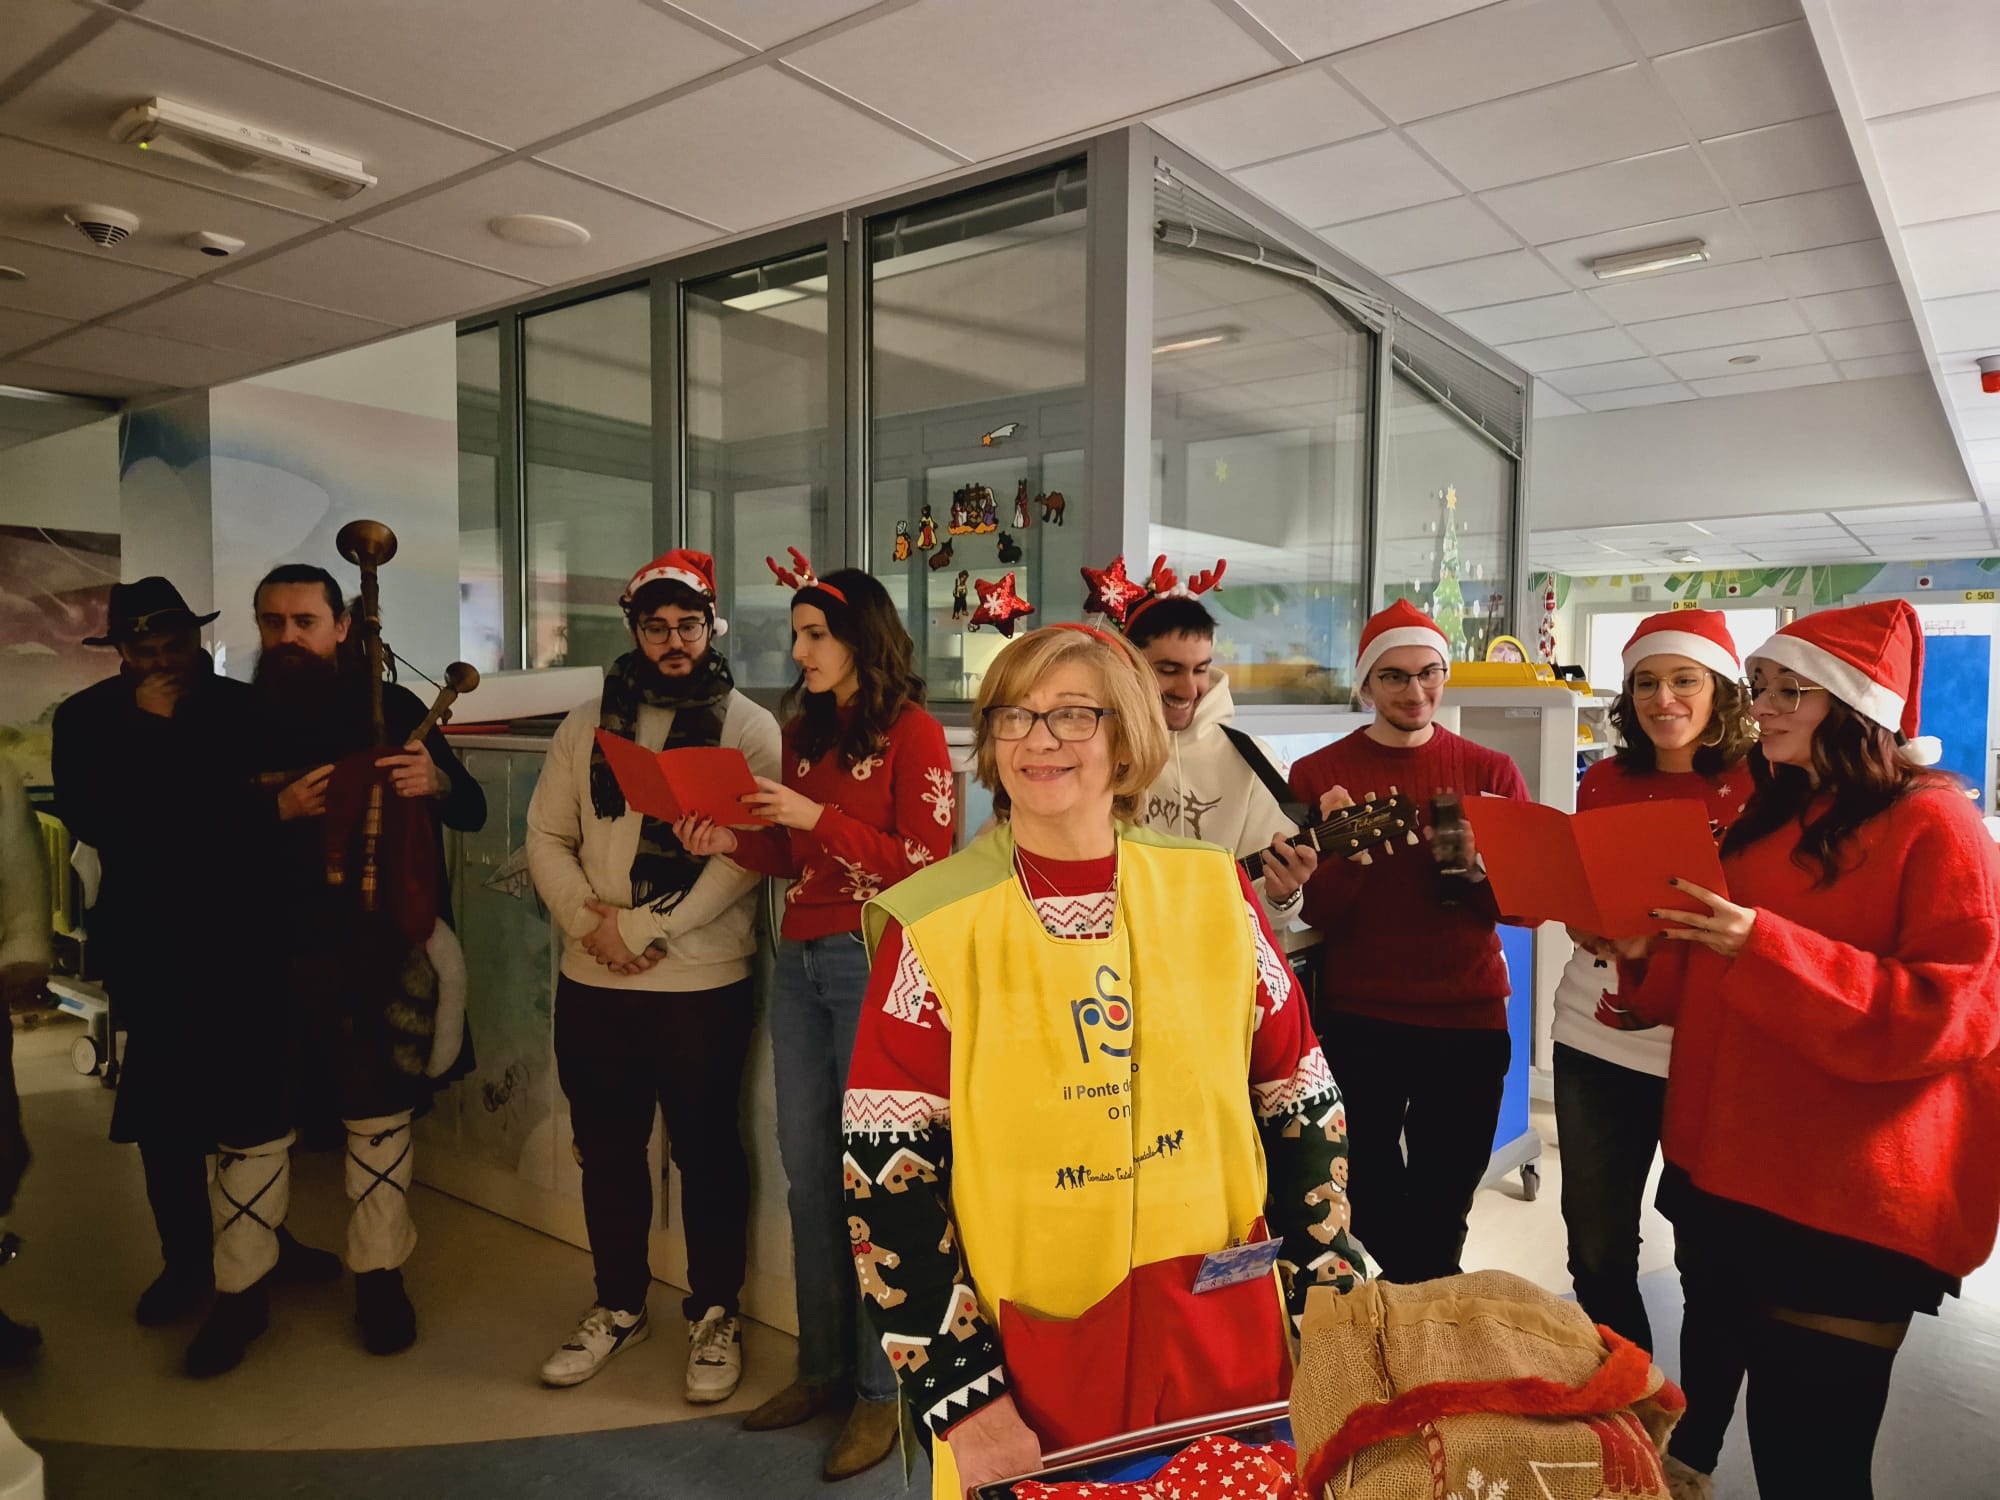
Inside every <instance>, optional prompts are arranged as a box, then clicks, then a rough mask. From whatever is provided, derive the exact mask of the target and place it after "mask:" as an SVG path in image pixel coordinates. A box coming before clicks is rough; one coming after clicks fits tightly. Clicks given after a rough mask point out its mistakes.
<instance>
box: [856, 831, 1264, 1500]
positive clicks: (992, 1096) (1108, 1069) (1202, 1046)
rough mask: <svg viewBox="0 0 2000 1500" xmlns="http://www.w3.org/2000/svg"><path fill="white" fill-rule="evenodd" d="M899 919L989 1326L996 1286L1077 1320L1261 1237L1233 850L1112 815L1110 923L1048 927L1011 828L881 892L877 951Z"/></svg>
mask: <svg viewBox="0 0 2000 1500" xmlns="http://www.w3.org/2000/svg"><path fill="white" fill-rule="evenodd" d="M890 918H894V919H895V920H896V921H898V922H900V923H901V924H902V927H903V931H904V936H905V939H906V941H908V942H909V944H910V945H911V947H912V948H913V949H914V950H915V951H916V954H917V956H918V958H919V959H920V960H921V961H922V963H923V966H924V970H925V972H926V973H927V974H928V975H929V976H930V980H931V985H932V988H933V990H934V991H935V993H936V995H937V998H938V1004H939V1007H940V1008H941V1010H942V1011H943V1013H944V1016H945V1018H946V1020H947V1021H948V1022H949V1024H950V1027H951V1140H952V1160H953V1166H952V1178H951V1206H952V1214H953V1217H954V1219H955V1220H956V1222H957V1225H958V1236H959V1243H960V1245H961V1247H962V1249H963V1253H964V1255H965V1259H966V1264H967V1268H968V1270H969V1271H970V1274H971V1277H972V1283H973V1286H974V1287H975V1288H976V1289H977V1291H978V1295H979V1301H980V1308H981V1311H982V1312H983V1313H984V1315H985V1316H986V1318H987V1320H988V1321H989V1322H990V1323H991V1324H993V1326H994V1327H996V1328H997V1327H998V1326H999V1307H1000V1303H1001V1302H1002V1301H1003V1300H1004V1301H1009V1302H1013V1303H1015V1304H1017V1305H1019V1306H1021V1307H1023V1308H1026V1309H1028V1310H1029V1311H1032V1312H1035V1313H1038V1314H1040V1315H1042V1316H1044V1317H1053V1318H1074V1317H1077V1316H1078V1315H1080V1314H1081V1313H1083V1312H1084V1311H1085V1310H1086V1309H1087V1308H1089V1307H1090V1306H1092V1305H1093V1304H1094V1303H1096V1302H1097V1301H1099V1300H1100V1299H1101V1298H1103V1297H1104V1296H1105V1295H1106V1294H1107V1293H1109V1292H1110V1291H1112V1290H1113V1289H1114V1288H1115V1287H1117V1286H1118V1285H1119V1283H1121V1282H1122V1281H1124V1280H1125V1278H1126V1276H1127V1275H1128V1274H1130V1272H1131V1271H1132V1269H1133V1268H1134V1267H1135V1266H1141V1265H1147V1264H1150V1263H1151V1262H1153V1261H1159V1260H1168V1259H1171V1258H1173V1257H1175V1256H1180V1255H1189V1254H1200V1253H1206V1252H1208V1251H1212V1250H1220V1249H1223V1248H1224V1247H1226V1246H1228V1245H1232V1244H1235V1243H1238V1242H1239V1241H1241V1240H1243V1239H1244V1238H1245V1237H1246V1236H1247V1235H1248V1234H1249V1232H1250V1230H1251V1228H1252V1227H1253V1225H1254V1223H1255V1221H1256V1220H1257V1219H1258V1218H1259V1217H1260V1216H1261V1215H1262V1213H1263V1211H1264V1196H1265V1168H1264V1154H1263V1149H1262V1147H1261V1145H1260V1144H1259V1141H1258V1138H1257V1127H1256V1121H1255V1118H1254V1116H1253V1115H1252V1112H1251V1104H1250V1092H1249V1080H1250V1046H1251V1038H1252V1035H1253V1033H1254V1031H1255V1026H1256V1005H1255V987H1256V974H1257V959H1256V949H1255V945H1254V943H1253V941H1252V938H1251V932H1250V926H1249V922H1248V918H1247V914H1246V912H1245V910H1244V904H1243V898H1242V892H1241V888H1240V886H1239V885H1238V880H1237V874H1236V870H1235V866H1234V862H1233V861H1232V859H1231V857H1230V855H1229V854H1228V853H1227V852H1226V851H1224V850H1222V849H1219V848H1216V847H1214V846H1213V845H1208V844H1198V843H1195V842H1192V841H1190V840H1187V839H1180V838H1174V837H1171V836H1169V835H1166V834H1160V833H1154V832H1152V831H1150V830H1147V829H1142V828H1136V827H1132V826H1129V825H1125V824H1120V825H1119V828H1118V918H1117V925H1116V928H1115V930H1114V931H1113V932H1112V934H1111V936H1109V937H1107V938H1083V939H1078V938H1057V937H1051V936H1050V935H1049V933H1048V931H1047V929H1045V928H1044V927H1043V926H1042V923H1041V919H1040V918H1039V917H1038V916H1037V915H1036V913H1035V910H1034V907H1033V906H1032V904H1031V903H1030V902H1029V900H1028V898H1027V895H1026V893H1025V892H1024V891H1023V890H1022V888H1021V884H1020V881H1019V880H1018V879H1017V878H1016V877H1015V874H1014V841H1013V834H1012V830H1011V829H1009V828H1008V827H1007V826H1006V825H1004V824H1003V825H1001V826H1000V827H998V828H996V829H995V830H994V831H993V832H992V833H989V834H987V835H986V836H985V837H983V838H981V839H979V840H978V841H977V842H975V843H974V844H973V845H972V846H971V847H970V848H968V849H966V850H964V851H962V852H961V853H959V854H956V855H953V856H952V857H951V858H950V859H947V860H945V861H943V862H942V863H940V864H937V865H934V866H932V867H931V868H929V869H928V870H925V871H922V872H920V873H919V874H918V875H916V876H914V877H912V878H911V879H909V880H906V881H904V882H903V883H902V884H900V885H898V886H896V887H894V888H893V889H892V890H890V891H889V892H887V893H886V894H885V895H883V896H881V897H879V898H877V899H876V900H875V901H873V902H871V903H870V904H869V906H868V909H867V912H866V914H865V918H864V928H865V931H866V933H867V937H868V942H869V946H870V950H871V952H872V950H873V948H874V945H875V944H876V942H877V941H878V940H879V939H880V937H881V934H882V931H883V929H884V927H885V926H886V925H887V922H888V920H889V919H890ZM919 1415H921V1414H919ZM937 1447H938V1449H939V1450H940V1452H939V1453H938V1454H937V1455H935V1459H936V1462H935V1469H936V1471H937V1474H936V1478H937V1482H938V1486H939V1488H938V1493H940V1494H944V1493H949V1494H951V1495H953V1496H956V1494H957V1493H958V1492H957V1490H956V1488H951V1489H949V1490H948V1491H947V1489H946V1488H945V1486H946V1485H947V1484H948V1483H949V1482H950V1479H951V1478H953V1477H955V1476H953V1475H951V1474H950V1472H949V1471H950V1470H951V1467H952V1466H951V1463H950V1458H949V1454H948V1453H944V1452H943V1451H942V1450H943V1448H944V1445H943V1444H938V1445H937Z"/></svg>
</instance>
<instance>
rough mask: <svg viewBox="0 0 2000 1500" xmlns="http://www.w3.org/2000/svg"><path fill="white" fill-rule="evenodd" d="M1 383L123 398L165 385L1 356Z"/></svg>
mask: <svg viewBox="0 0 2000 1500" xmlns="http://www.w3.org/2000/svg"><path fill="white" fill-rule="evenodd" d="M0 385H18V386H20V387H21V388H22V389H23V390H29V391H50V392H53V393H55V394H58V395H65V396H105V397H109V398H111V399H113V400H120V401H122V400H124V399H126V398H127V397H130V396H140V395H144V394H146V393H147V392H148V391H157V390H159V389H161V388H162V383H161V382H160V381H158V380H129V379H126V378H125V377H123V376H119V375H106V374H103V373H102V372H100V371H96V370H67V369H63V368H61V367H60V366H57V365H45V364H41V363H39V362H38V361H36V360H34V359H0Z"/></svg>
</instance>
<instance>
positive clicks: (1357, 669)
mask: <svg viewBox="0 0 2000 1500" xmlns="http://www.w3.org/2000/svg"><path fill="white" fill-rule="evenodd" d="M1399 646H1428V647H1429V648H1430V649H1431V650H1433V651H1435V652H1437V654H1438V660H1439V661H1441V662H1443V663H1444V664H1445V665H1446V666H1447V667H1448V666H1450V665H1451V641H1450V639H1449V638H1448V637H1447V636H1446V635H1445V633H1444V632H1443V631H1442V630H1440V629H1438V623H1437V621H1436V620H1433V619H1432V618H1431V617H1430V616H1429V615H1427V614H1425V613H1424V612H1423V611H1422V610H1420V609H1418V608H1417V607H1416V605H1414V604H1412V603H1410V601H1409V600H1407V599H1398V600H1397V601H1396V602H1395V603H1394V604H1392V605H1390V606H1389V607H1388V608H1387V609H1385V610H1383V611H1382V612H1381V613H1379V614H1377V615H1376V616H1375V617H1374V618H1372V619H1371V620H1369V622H1368V623H1367V624H1366V625H1364V626H1362V627H1361V654H1360V656H1359V657H1357V658H1356V659H1355V663H1354V675H1355V678H1356V680H1357V681H1366V680H1367V677H1368V673H1369V670H1370V669H1371V668H1372V667H1374V665H1375V663H1376V662H1377V661H1378V660H1380V659H1381V656H1382V653H1383V652H1385V651H1394V650H1395V649H1396V648H1397V647H1399Z"/></svg>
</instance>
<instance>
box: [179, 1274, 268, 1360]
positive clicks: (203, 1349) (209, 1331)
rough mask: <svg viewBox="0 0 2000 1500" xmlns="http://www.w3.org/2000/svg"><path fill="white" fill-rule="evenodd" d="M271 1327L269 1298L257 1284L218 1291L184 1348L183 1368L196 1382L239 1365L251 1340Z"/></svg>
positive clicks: (264, 1286) (260, 1285)
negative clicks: (186, 1349)
mask: <svg viewBox="0 0 2000 1500" xmlns="http://www.w3.org/2000/svg"><path fill="white" fill-rule="evenodd" d="M270 1326H271V1297H270V1293H269V1291H268V1290H267V1289H266V1283H265V1282H263V1281H259V1282H257V1283H256V1285H254V1286H252V1287H251V1288H250V1289H249V1290H248V1291H244V1292H218V1293H217V1294H216V1298H215V1306H213V1307H211V1308H210V1309H209V1310H208V1317H207V1319H206V1320H205V1321H204V1322H203V1323H202V1325H201V1328H200V1329H199V1330H198V1331H197V1332H196V1333H195V1336H194V1342H193V1343H191V1344H189V1345H188V1352H187V1360H186V1364H185V1368H186V1370H187V1372H188V1374H190V1375H192V1376H194V1377H195V1378H196V1379H198V1380H205V1379H207V1378H208V1377H209V1376H211V1375H220V1374H222V1373H223V1372H224V1371H226V1370H233V1369H235V1368H236V1367H237V1366H238V1365H240V1364H242V1363H243V1354H244V1351H245V1350H247V1349H248V1348H249V1347H250V1344H251V1341H252V1340H253V1339H255V1338H256V1337H257V1335H258V1334H260V1333H262V1332H263V1331H264V1330H265V1329H266V1328H268V1327H270Z"/></svg>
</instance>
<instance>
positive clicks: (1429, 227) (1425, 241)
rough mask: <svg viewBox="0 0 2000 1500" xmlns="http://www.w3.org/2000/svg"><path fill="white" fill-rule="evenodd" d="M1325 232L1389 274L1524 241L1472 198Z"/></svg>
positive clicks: (1487, 252) (1490, 252) (1358, 257)
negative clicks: (1516, 237)
mask: <svg viewBox="0 0 2000 1500" xmlns="http://www.w3.org/2000/svg"><path fill="white" fill-rule="evenodd" d="M1320 232H1321V234H1322V235H1323V236H1324V238H1326V239H1327V240H1328V241H1330V242H1331V243H1332V244H1333V245H1334V246H1335V247H1336V248H1337V249H1340V250H1344V251H1346V252H1347V254H1349V255H1351V256H1353V257H1354V258H1355V259H1356V260H1358V261H1360V262H1361V264H1363V265H1364V266H1366V267H1368V269H1369V270H1371V271H1376V272H1379V273H1381V274H1382V275H1384V276H1388V275H1392V274H1394V273H1395V272H1397V271H1415V270H1420V269H1422V268H1423V267H1425V266H1436V265H1443V264H1444V263H1446V262H1447V261H1454V260H1467V259H1471V258H1473V257H1476V256H1481V255H1495V254H1498V253H1499V252H1500V251H1503V250H1511V249H1513V248H1514V247H1515V246H1517V245H1518V244H1519V243H1520V241H1518V240H1516V239H1515V238H1514V236H1513V235H1512V234H1510V233H1509V232H1508V231H1507V230H1506V229H1505V228H1504V227H1502V226H1501V225H1500V224H1499V223H1498V222H1496V221H1495V220H1494V218H1493V216H1492V215H1491V214H1489V213H1486V212H1485V211H1484V210H1482V209H1481V208H1480V207H1479V204H1478V203H1477V202H1476V201H1475V200H1473V199H1471V198H1446V199H1445V200H1444V201H1442V202H1440V203H1427V204H1424V205H1423V206H1422V207H1419V208H1406V209H1402V210H1399V211H1398V212H1396V213H1392V214H1383V215H1381V216H1380V217H1379V218H1373V219H1360V220H1357V221H1356V222H1354V223H1352V224H1340V225H1335V226H1333V227H1331V228H1328V229H1324V230H1322V231H1320Z"/></svg>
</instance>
